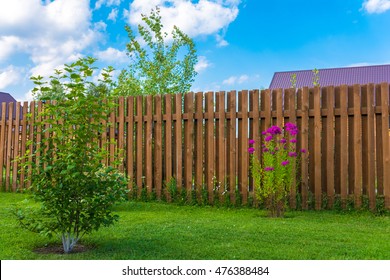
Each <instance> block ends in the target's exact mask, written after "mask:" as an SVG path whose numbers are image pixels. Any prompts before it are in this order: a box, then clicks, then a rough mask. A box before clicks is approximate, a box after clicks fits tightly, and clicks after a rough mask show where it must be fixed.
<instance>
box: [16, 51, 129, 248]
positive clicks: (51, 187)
mask: <svg viewBox="0 0 390 280" xmlns="http://www.w3.org/2000/svg"><path fill="white" fill-rule="evenodd" d="M94 61H95V60H94V59H93V58H82V59H79V60H78V61H76V62H74V63H72V64H70V65H65V68H64V71H65V72H63V71H56V76H55V77H51V80H50V82H49V85H47V83H46V82H44V81H43V78H42V77H36V78H33V81H34V82H35V83H36V85H37V87H36V88H35V89H34V90H33V92H34V94H36V95H37V96H39V97H41V98H43V97H47V96H50V95H51V94H52V93H53V92H55V91H56V90H57V89H58V88H61V90H62V92H63V96H62V97H61V98H59V99H58V100H57V101H56V102H46V103H45V104H44V107H43V110H42V112H41V113H40V114H39V115H38V116H37V117H36V119H35V120H34V121H35V125H36V126H38V127H41V128H42V129H41V131H39V130H37V131H35V132H34V133H35V134H36V135H35V136H39V137H40V139H41V141H40V143H34V144H35V146H36V149H35V150H34V151H28V152H27V154H26V156H25V157H24V163H23V161H22V164H23V166H24V168H28V167H29V166H32V168H31V170H30V171H31V172H30V173H27V174H29V176H28V178H27V180H29V181H30V182H31V191H32V195H33V198H34V199H35V200H36V201H37V202H40V203H41V205H42V207H41V208H40V209H38V210H37V211H33V212H29V211H22V209H18V210H16V211H15V213H16V215H17V217H18V219H19V221H20V224H21V225H22V226H24V227H25V228H27V229H30V230H32V231H34V232H38V233H42V234H44V235H47V236H52V235H59V236H60V237H61V238H62V243H63V246H64V251H65V252H66V253H68V252H70V251H71V250H72V248H73V247H74V245H75V244H76V243H77V241H78V240H79V239H80V238H81V237H82V236H83V235H84V234H89V233H91V232H92V231H96V230H98V229H99V228H100V227H101V226H109V225H111V224H113V223H114V222H115V221H116V220H117V218H118V216H117V215H114V214H113V213H112V206H113V205H114V204H115V203H116V202H118V201H120V200H122V199H124V198H125V197H126V188H127V179H126V178H125V176H124V175H123V174H121V173H119V172H118V171H117V170H116V169H114V168H113V167H111V166H105V165H103V164H102V162H103V159H105V158H106V157H107V149H106V146H105V145H104V144H99V141H98V137H99V135H102V134H103V133H106V127H105V126H103V125H102V122H101V121H102V120H107V116H108V114H109V113H110V111H111V110H112V109H113V108H114V106H115V103H114V102H112V101H111V100H110V99H108V100H106V101H105V102H103V101H102V99H101V98H100V97H99V95H95V94H91V93H92V92H93V91H91V88H92V87H91V86H94V85H93V83H92V82H90V81H89V78H91V76H92V74H93V68H92V64H93V63H94ZM106 71H107V72H106V73H108V72H109V71H110V69H108V70H106ZM102 82H103V83H104V85H105V86H107V87H110V86H111V80H110V79H109V75H108V76H106V77H105V78H104V80H103V81H102ZM52 85H55V88H53V87H52ZM39 119H41V121H39ZM37 144H39V145H37ZM113 158H114V159H118V158H117V156H115V155H114V157H113ZM113 163H114V164H115V163H116V162H115V161H114V162H113Z"/></svg>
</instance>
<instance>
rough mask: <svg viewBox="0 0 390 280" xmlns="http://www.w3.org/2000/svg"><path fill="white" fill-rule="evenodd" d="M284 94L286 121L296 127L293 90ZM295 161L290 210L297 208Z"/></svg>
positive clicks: (293, 164)
mask: <svg viewBox="0 0 390 280" xmlns="http://www.w3.org/2000/svg"><path fill="white" fill-rule="evenodd" d="M285 94H286V95H287V97H286V100H288V108H285V110H288V113H289V117H288V121H289V122H290V123H293V124H295V125H297V116H296V109H295V108H296V101H295V100H296V99H295V89H294V88H290V89H288V90H286V91H285ZM296 169H297V166H296V161H293V162H292V173H293V177H292V178H291V189H290V207H291V208H292V209H295V208H296V207H297V200H296V192H297V189H296V187H297V182H296V179H297V176H296Z"/></svg>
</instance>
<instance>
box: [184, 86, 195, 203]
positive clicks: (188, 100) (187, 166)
mask: <svg viewBox="0 0 390 280" xmlns="http://www.w3.org/2000/svg"><path fill="white" fill-rule="evenodd" d="M184 113H185V114H186V116H187V117H186V119H185V120H184V187H185V189H186V193H187V201H191V192H192V173H193V138H194V94H193V93H192V92H189V93H187V94H185V95H184Z"/></svg>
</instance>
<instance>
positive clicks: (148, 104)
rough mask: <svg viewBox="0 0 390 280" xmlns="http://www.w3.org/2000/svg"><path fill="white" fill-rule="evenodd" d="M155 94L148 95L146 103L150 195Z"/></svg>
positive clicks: (147, 187)
mask: <svg viewBox="0 0 390 280" xmlns="http://www.w3.org/2000/svg"><path fill="white" fill-rule="evenodd" d="M152 98H153V96H151V95H148V96H146V103H145V112H146V114H145V120H144V121H145V138H144V141H145V182H146V189H147V192H148V195H149V196H150V195H151V194H152V190H153V158H152V157H153V156H152V151H153V150H152V149H153V148H152V145H153V132H152V126H153V99H152Z"/></svg>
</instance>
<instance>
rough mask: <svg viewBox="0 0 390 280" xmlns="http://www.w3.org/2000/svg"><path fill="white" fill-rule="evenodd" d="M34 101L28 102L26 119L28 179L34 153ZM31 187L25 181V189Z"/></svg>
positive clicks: (29, 183) (28, 182) (29, 181)
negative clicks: (28, 115)
mask: <svg viewBox="0 0 390 280" xmlns="http://www.w3.org/2000/svg"><path fill="white" fill-rule="evenodd" d="M34 124H35V101H31V102H30V117H29V118H28V127H29V140H31V142H30V146H29V150H30V153H29V155H30V156H29V157H30V159H29V161H30V163H29V165H28V168H27V174H28V178H31V174H32V164H31V162H32V161H33V156H32V154H33V152H34V150H33V149H34V144H33V142H34V139H35V137H34V130H35V125H34ZM30 186H31V180H28V181H27V186H26V187H27V188H29V187H30Z"/></svg>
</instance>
